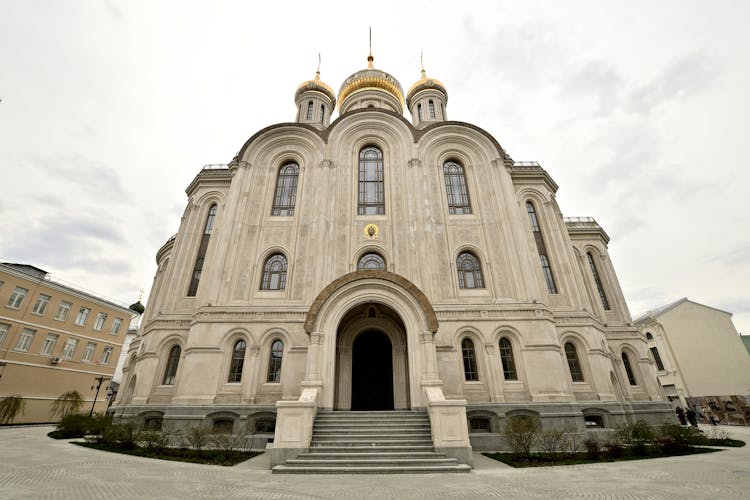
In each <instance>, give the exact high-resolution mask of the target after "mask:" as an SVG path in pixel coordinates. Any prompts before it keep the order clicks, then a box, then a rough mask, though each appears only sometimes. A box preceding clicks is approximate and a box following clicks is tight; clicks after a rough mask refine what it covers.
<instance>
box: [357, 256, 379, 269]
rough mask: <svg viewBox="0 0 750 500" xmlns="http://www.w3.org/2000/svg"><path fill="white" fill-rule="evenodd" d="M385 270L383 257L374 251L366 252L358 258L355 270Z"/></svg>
mask: <svg viewBox="0 0 750 500" xmlns="http://www.w3.org/2000/svg"><path fill="white" fill-rule="evenodd" d="M378 270H382V271H384V270H385V259H383V257H381V256H380V255H378V254H376V253H366V254H364V255H363V256H362V257H360V258H359V262H358V263H357V271H378Z"/></svg>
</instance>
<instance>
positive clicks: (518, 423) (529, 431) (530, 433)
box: [500, 417, 539, 455]
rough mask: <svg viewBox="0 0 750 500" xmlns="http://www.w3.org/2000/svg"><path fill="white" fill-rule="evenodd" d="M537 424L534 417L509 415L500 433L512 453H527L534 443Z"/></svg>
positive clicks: (537, 428)
mask: <svg viewBox="0 0 750 500" xmlns="http://www.w3.org/2000/svg"><path fill="white" fill-rule="evenodd" d="M538 430H539V424H538V423H537V420H536V419H535V418H530V417H510V418H508V419H507V420H506V421H505V425H504V426H503V430H502V432H501V433H500V434H501V435H502V436H503V438H504V439H505V441H506V442H507V443H508V446H510V449H511V450H512V451H513V453H514V454H516V455H519V454H524V455H526V454H528V453H529V451H530V450H531V445H532V444H534V440H535V437H536V434H537V432H538Z"/></svg>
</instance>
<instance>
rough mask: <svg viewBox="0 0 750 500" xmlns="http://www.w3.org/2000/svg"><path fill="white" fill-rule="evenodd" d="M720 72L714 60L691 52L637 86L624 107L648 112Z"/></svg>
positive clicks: (700, 87) (696, 89) (703, 84)
mask: <svg viewBox="0 0 750 500" xmlns="http://www.w3.org/2000/svg"><path fill="white" fill-rule="evenodd" d="M720 72H721V68H720V66H719V64H718V63H717V61H716V60H714V59H712V58H710V57H708V56H706V55H704V54H702V53H700V52H693V53H691V54H688V55H686V56H683V57H681V58H680V59H678V60H676V61H674V62H673V63H671V64H670V65H669V66H667V67H666V68H664V70H663V71H662V72H661V73H660V74H659V75H658V76H657V77H655V78H654V79H652V80H651V81H649V82H647V83H645V84H643V85H640V86H638V87H636V88H635V90H633V91H632V92H631V93H630V95H629V97H628V99H627V101H626V106H627V109H628V110H629V111H631V112H633V113H644V114H645V113H650V112H651V111H652V110H653V109H654V108H656V107H657V106H659V105H661V104H663V103H665V102H668V101H670V100H673V99H680V98H684V97H688V96H690V95H692V94H695V93H698V92H700V91H701V90H703V89H704V88H706V87H708V86H709V85H710V84H711V83H712V82H713V81H714V80H715V79H716V78H717V76H718V75H719V74H720Z"/></svg>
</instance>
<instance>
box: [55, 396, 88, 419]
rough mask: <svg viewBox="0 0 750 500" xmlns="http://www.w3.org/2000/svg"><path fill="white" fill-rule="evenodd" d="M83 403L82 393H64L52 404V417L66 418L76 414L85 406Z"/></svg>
mask: <svg viewBox="0 0 750 500" xmlns="http://www.w3.org/2000/svg"><path fill="white" fill-rule="evenodd" d="M83 403H84V400H83V396H81V393H80V392H78V391H68V392H64V393H62V394H60V396H59V397H58V398H57V399H55V400H54V401H53V402H52V408H51V411H50V415H51V416H52V417H65V416H67V415H72V414H76V413H78V411H79V410H80V409H81V407H82V406H83Z"/></svg>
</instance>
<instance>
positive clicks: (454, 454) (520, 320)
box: [115, 55, 672, 471]
mask: <svg viewBox="0 0 750 500" xmlns="http://www.w3.org/2000/svg"><path fill="white" fill-rule="evenodd" d="M294 102H295V105H296V116H295V120H294V121H293V122H289V123H279V124H275V125H270V126H268V127H266V128H264V129H262V130H260V131H258V132H257V133H255V134H254V135H253V136H252V137H250V138H249V139H248V140H247V142H245V144H244V145H242V147H241V149H240V151H239V153H237V155H236V156H235V157H234V159H233V160H232V161H231V163H229V164H228V165H225V166H222V167H215V166H211V167H206V168H204V169H203V170H201V171H200V172H199V173H198V174H197V176H196V177H195V179H194V180H193V181H192V182H191V183H190V185H189V186H188V187H187V196H188V201H187V207H186V209H185V212H184V215H183V217H182V221H181V224H180V227H179V231H178V233H177V234H176V235H175V236H173V237H171V238H169V239H168V240H167V241H166V243H165V244H164V245H163V246H162V248H161V249H160V250H159V251H158V252H157V255H156V262H157V265H158V268H157V271H156V276H155V278H154V283H153V288H152V290H151V295H150V298H149V301H148V305H147V307H146V311H145V313H144V315H143V318H142V320H141V327H140V332H139V334H138V337H137V338H136V339H135V340H134V341H133V342H132V343H131V348H130V353H129V357H128V360H127V362H126V364H125V369H124V376H123V383H122V386H121V390H120V393H119V395H118V401H117V402H116V410H115V411H116V413H115V414H116V417H117V418H119V419H129V418H132V419H138V420H139V421H141V422H143V423H144V424H146V425H148V426H151V427H154V428H158V427H159V426H161V425H166V423H167V422H170V425H174V426H178V427H182V428H188V427H190V426H194V425H199V424H200V425H208V426H212V427H213V429H214V430H216V431H224V432H231V433H233V434H239V435H248V434H252V435H254V436H256V437H257V436H261V437H263V436H265V439H266V440H267V441H272V442H273V449H272V450H271V454H272V463H273V465H276V466H277V467H280V468H279V469H278V471H284V469H283V467H284V466H285V464H286V466H287V467H291V466H290V465H289V464H291V463H293V462H294V461H295V460H297V459H298V458H299V457H302V458H307V457H308V456H311V455H313V454H314V453H313V452H315V451H318V452H321V450H323V449H327V448H330V449H331V450H332V451H331V453H332V454H333V455H335V453H333V452H334V451H335V450H334V448H335V446H334V445H333V444H331V445H330V446H327V445H326V443H329V444H330V443H337V442H342V441H345V440H346V439H347V437H346V436H350V437H349V438H348V439H350V440H351V442H349V443H347V446H348V448H349V449H355V450H356V449H357V448H358V447H360V445H361V447H365V446H373V443H375V442H376V440H377V439H380V438H378V437H375V436H374V434H373V435H370V434H368V432H370V431H372V430H373V429H374V430H375V431H378V432H380V434H382V435H383V436H381V437H382V439H383V442H382V445H383V447H384V449H386V448H387V447H388V446H391V445H393V446H394V447H396V448H398V449H399V450H402V451H403V450H405V449H410V448H409V447H410V446H411V447H412V448H414V449H417V448H419V449H423V448H422V447H424V449H428V451H429V452H430V453H434V454H435V456H437V455H440V456H441V457H445V459H446V460H448V459H450V460H453V461H454V462H455V463H458V464H469V465H470V464H471V461H472V459H471V454H472V450H491V449H503V448H504V447H505V444H504V443H503V441H502V439H501V437H500V430H501V429H502V427H503V425H504V422H506V421H507V419H509V418H511V417H521V418H535V419H538V421H539V423H540V425H541V426H542V428H545V429H548V428H567V429H572V430H578V431H583V430H585V429H589V428H599V427H602V428H612V427H615V426H617V425H619V424H621V423H625V422H629V421H634V420H637V419H642V420H646V421H647V422H649V423H653V424H656V423H661V422H663V421H665V420H666V419H669V418H672V412H671V408H670V406H669V405H668V404H667V403H666V402H665V398H664V395H663V393H662V390H661V386H660V384H659V383H658V381H657V377H656V372H655V368H654V366H653V362H652V360H651V358H650V357H649V356H648V348H647V344H646V341H645V337H644V336H643V335H642V334H641V333H640V332H639V331H638V329H637V328H636V327H634V326H633V324H632V320H631V316H630V313H629V312H628V307H627V304H626V303H625V299H624V297H623V293H622V290H621V288H620V285H619V282H618V279H617V275H616V273H615V271H614V267H613V264H612V262H611V261H610V259H609V255H608V253H607V243H608V241H609V237H608V235H607V234H606V233H605V232H604V230H603V229H602V228H601V227H600V226H599V225H598V224H597V223H596V222H595V221H594V219H592V218H587V217H583V218H581V217H576V218H565V217H563V216H562V214H561V212H560V209H559V207H558V205H557V202H556V200H555V192H556V191H557V187H558V186H557V184H555V182H554V180H552V178H551V177H550V175H549V174H548V173H547V172H546V171H545V170H544V169H543V168H542V167H540V166H539V164H537V163H536V162H518V161H514V160H513V159H512V158H511V157H510V156H509V155H508V153H507V152H506V150H505V149H504V148H503V146H501V144H500V142H499V141H498V140H497V139H495V138H494V137H493V136H492V135H490V134H489V133H488V132H486V131H485V130H483V129H481V128H479V127H477V126H476V125H472V124H470V123H465V122H461V121H453V120H449V119H448V91H447V88H446V86H445V85H444V84H443V83H441V82H440V81H439V80H437V79H435V78H431V77H429V76H427V75H426V73H425V71H424V70H422V74H421V78H419V79H418V80H417V81H416V82H415V83H414V84H413V85H412V86H411V87H410V88H409V90H408V91H407V92H404V91H403V88H402V86H401V84H400V83H399V82H398V81H397V80H396V79H395V78H394V77H393V76H392V75H390V74H389V73H386V72H385V71H382V70H380V69H376V68H375V67H374V64H373V57H372V55H370V56H369V57H368V63H367V67H366V68H365V69H362V70H360V71H357V72H355V73H354V74H352V75H351V76H350V77H348V78H347V79H346V80H345V81H344V82H343V84H342V85H341V87H340V89H339V91H338V93H336V92H334V91H333V89H332V88H331V87H330V86H328V85H327V84H325V83H324V82H323V81H322V80H321V78H320V73H319V72H318V73H316V75H315V78H314V79H312V80H310V81H306V82H304V83H302V84H301V85H300V86H299V87H298V88H297V90H296V92H295V94H294ZM336 109H337V110H338V116H337V117H336V119H335V120H332V117H333V116H332V115H333V114H334V110H336ZM404 111H407V112H408V116H409V118H408V119H407V118H405V116H404ZM360 417H361V419H360V420H359V422H360V423H359V424H356V423H355V422H357V421H358V420H357V419H358V418H360ZM411 417H414V418H418V419H421V420H420V422H422V423H421V424H419V425H417V424H414V425H416V427H419V426H422V430H421V431H419V432H417V430H415V429H416V427H414V428H412V427H409V425H408V424H407V420H408V418H411ZM389 418H394V419H395V420H394V421H393V424H385V423H383V422H387V421H388V419H389ZM336 419H338V420H336ZM354 425H359V427H356V429H358V430H354V431H352V430H351V429H350V428H349V427H347V426H354ZM388 425H390V427H388ZM384 426H385V427H384ZM347 429H349V430H347ZM417 434H418V435H417ZM358 436H359V438H360V439H359V441H358V440H357V439H358ZM264 442H265V441H264ZM410 443H411V444H410ZM329 451H330V450H329ZM387 451H388V450H386V451H384V453H387ZM391 451H392V450H391ZM425 453H426V452H425ZM363 467H364V466H363Z"/></svg>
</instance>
